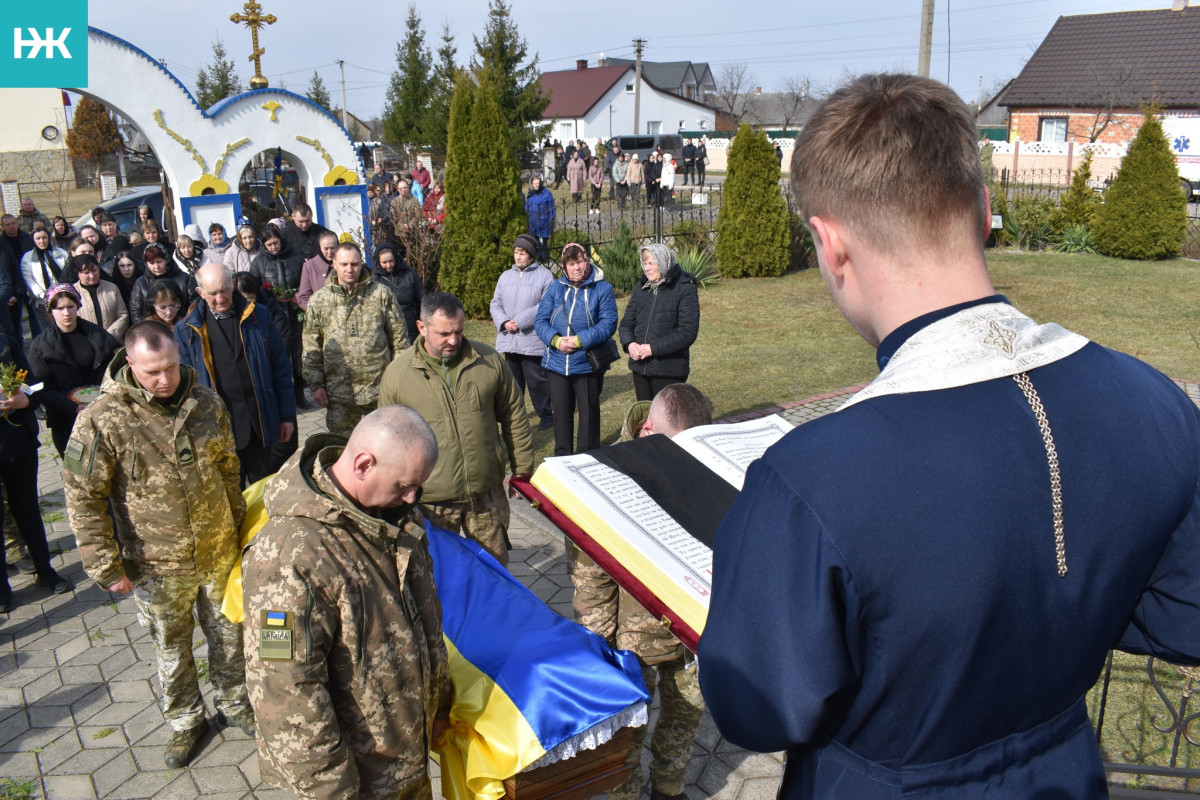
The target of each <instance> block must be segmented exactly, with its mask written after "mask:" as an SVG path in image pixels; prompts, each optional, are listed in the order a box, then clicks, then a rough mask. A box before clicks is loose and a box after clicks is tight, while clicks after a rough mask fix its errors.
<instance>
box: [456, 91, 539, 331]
mask: <svg viewBox="0 0 1200 800" xmlns="http://www.w3.org/2000/svg"><path fill="white" fill-rule="evenodd" d="M507 125H508V123H507V121H506V120H505V117H504V114H503V112H502V111H501V107H500V96H499V92H498V89H497V87H496V86H495V84H493V83H492V82H491V79H490V77H489V76H488V75H486V74H484V75H481V76H480V80H479V83H478V85H474V84H472V82H471V80H470V78H469V77H467V76H466V75H463V76H461V77H460V78H459V80H458V82H457V83H456V85H455V89H454V98H453V101H452V103H451V108H450V133H449V139H450V141H449V150H448V152H447V155H446V225H445V231H446V233H445V238H444V240H443V249H442V263H441V270H440V273H439V278H440V282H441V285H442V288H443V289H445V290H446V291H448V292H453V293H454V294H456V295H457V296H458V299H459V300H460V301H461V302H462V304H463V308H465V309H466V311H467V313H468V314H470V315H471V316H473V317H482V316H484V315H485V314H486V313H487V311H488V305H489V303H490V301H491V298H492V294H493V293H494V291H495V288H496V280H497V279H498V278H499V277H500V273H501V272H503V271H504V270H505V269H506V268H507V267H508V266H509V263H510V262H511V260H512V258H511V256H512V243H513V241H514V240H515V239H516V237H517V235H518V234H520V233H522V232H523V231H524V230H525V229H526V226H527V219H526V217H525V210H524V208H523V207H522V206H521V199H520V192H521V174H520V170H519V169H518V167H517V163H516V160H515V159H514V158H513V156H512V152H511V150H510V148H509V145H508V140H507V137H506V135H505V131H506V129H507Z"/></svg>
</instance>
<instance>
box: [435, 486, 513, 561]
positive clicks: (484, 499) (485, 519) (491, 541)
mask: <svg viewBox="0 0 1200 800" xmlns="http://www.w3.org/2000/svg"><path fill="white" fill-rule="evenodd" d="M421 513H422V514H424V515H425V518H426V519H427V520H429V521H430V522H432V523H433V524H434V525H437V526H438V527H439V528H445V529H446V530H448V531H450V532H451V533H465V534H466V535H467V537H468V538H470V539H474V540H475V541H476V542H479V544H480V545H481V546H482V547H483V549H484V550H487V551H488V552H489V553H491V554H492V556H493V557H494V558H495V559H496V560H497V561H499V562H500V563H501V564H503V565H504V566H508V549H509V542H508V521H509V508H508V497H506V496H505V494H504V484H500V485H499V486H497V487H496V488H495V489H492V490H491V491H490V492H484V493H483V494H477V495H475V496H474V497H472V498H470V499H469V500H466V501H464V502H462V503H422V504H421Z"/></svg>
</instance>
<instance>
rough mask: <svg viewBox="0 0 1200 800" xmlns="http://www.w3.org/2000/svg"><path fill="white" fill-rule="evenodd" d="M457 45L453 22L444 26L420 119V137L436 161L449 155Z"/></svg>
mask: <svg viewBox="0 0 1200 800" xmlns="http://www.w3.org/2000/svg"><path fill="white" fill-rule="evenodd" d="M457 53H458V48H456V47H455V46H454V35H453V34H451V33H450V25H449V23H446V24H444V25H443V26H442V44H441V46H440V47H438V49H437V63H436V64H434V66H433V74H432V76H431V78H430V81H429V102H428V103H427V104H426V106H425V113H424V114H422V115H421V119H420V121H419V123H418V127H419V129H420V134H421V141H422V142H423V143H424V144H426V145H428V146H429V149H430V150H431V151H432V154H433V160H434V162H435V163H440V162H442V161H444V160H445V158H446V139H447V128H448V127H449V125H450V98H451V97H452V96H453V95H454V82H455V80H457V78H458V73H459V69H458V67H457V66H455V64H454V56H455V55H457Z"/></svg>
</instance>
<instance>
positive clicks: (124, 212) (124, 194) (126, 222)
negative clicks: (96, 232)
mask: <svg viewBox="0 0 1200 800" xmlns="http://www.w3.org/2000/svg"><path fill="white" fill-rule="evenodd" d="M138 206H150V211H151V214H152V215H153V216H154V219H156V220H157V221H158V224H159V225H160V226H162V225H163V219H164V217H163V195H162V190H161V189H160V188H159V187H158V186H137V187H134V188H132V189H128V188H127V189H121V190H120V191H118V192H117V196H116V197H114V198H112V199H111V200H106V201H104V202H103V203H100V207H101V208H103V209H104V210H105V211H107V212H108V213H110V214H112V215H113V217H114V218H115V219H116V221H117V227H118V228H120V229H121V233H124V234H128V233H129V232H130V231H132V230H134V229H135V228H136V227H137V219H138V215H137V210H138ZM95 224H96V223H95V220H93V219H92V212H90V211H89V212H88V213H86V214H84V215H83V216H82V217H80V218H79V219H77V220H75V230H79V229H80V228H81V227H82V226H84V225H95Z"/></svg>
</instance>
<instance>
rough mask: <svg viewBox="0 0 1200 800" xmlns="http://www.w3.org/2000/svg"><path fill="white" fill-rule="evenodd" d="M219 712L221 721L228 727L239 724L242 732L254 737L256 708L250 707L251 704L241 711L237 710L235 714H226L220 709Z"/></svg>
mask: <svg viewBox="0 0 1200 800" xmlns="http://www.w3.org/2000/svg"><path fill="white" fill-rule="evenodd" d="M217 713H218V716H220V718H221V722H222V723H224V725H225V727H226V728H232V727H234V726H237V727H238V728H241V729H242V733H244V734H246V735H247V736H249V737H250V738H251V739H253V738H254V732H255V730H254V709H252V708H250V706H246V707H245V708H243V709H241V710H240V711H236V712H234V713H233V714H226V713H225V712H224V711H219V712H217Z"/></svg>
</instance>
